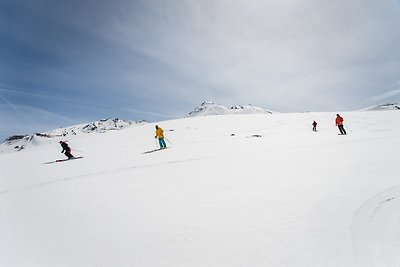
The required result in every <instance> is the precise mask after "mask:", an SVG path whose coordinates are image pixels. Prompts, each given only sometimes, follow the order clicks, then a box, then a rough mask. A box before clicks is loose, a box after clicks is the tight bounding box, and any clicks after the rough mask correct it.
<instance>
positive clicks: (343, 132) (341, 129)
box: [338, 125, 346, 134]
mask: <svg viewBox="0 0 400 267" xmlns="http://www.w3.org/2000/svg"><path fill="white" fill-rule="evenodd" d="M338 127H339V130H340V133H341V134H346V130H345V129H344V128H343V125H339V126H338Z"/></svg>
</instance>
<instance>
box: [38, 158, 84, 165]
mask: <svg viewBox="0 0 400 267" xmlns="http://www.w3.org/2000/svg"><path fill="white" fill-rule="evenodd" d="M82 158H83V157H74V158H70V159H56V160H54V161H49V162H45V163H43V164H51V163H57V162H64V161H69V160H74V159H82Z"/></svg>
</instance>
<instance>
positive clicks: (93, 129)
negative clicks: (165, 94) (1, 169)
mask: <svg viewBox="0 0 400 267" xmlns="http://www.w3.org/2000/svg"><path fill="white" fill-rule="evenodd" d="M145 123H148V122H147V121H137V122H135V121H126V120H121V119H118V118H114V119H105V120H100V121H94V122H91V123H85V124H78V125H74V126H70V127H66V128H60V129H55V130H53V131H50V132H46V133H35V134H33V135H16V136H11V137H9V138H7V139H6V140H5V141H4V142H3V143H2V144H0V153H4V152H14V151H21V150H22V149H26V148H30V147H32V146H38V145H42V144H51V143H53V142H52V141H51V139H54V138H55V139H57V141H59V140H63V139H65V138H68V137H70V136H73V135H80V134H88V133H105V132H108V131H115V130H122V129H126V128H128V127H131V126H133V125H142V124H145Z"/></svg>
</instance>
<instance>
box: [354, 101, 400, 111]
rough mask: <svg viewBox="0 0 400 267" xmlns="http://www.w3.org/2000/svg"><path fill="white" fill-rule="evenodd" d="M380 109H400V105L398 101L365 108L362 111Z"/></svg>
mask: <svg viewBox="0 0 400 267" xmlns="http://www.w3.org/2000/svg"><path fill="white" fill-rule="evenodd" d="M379 110H400V105H398V104H397V103H387V104H380V105H375V106H371V107H368V108H364V109H362V110H361V111H379Z"/></svg>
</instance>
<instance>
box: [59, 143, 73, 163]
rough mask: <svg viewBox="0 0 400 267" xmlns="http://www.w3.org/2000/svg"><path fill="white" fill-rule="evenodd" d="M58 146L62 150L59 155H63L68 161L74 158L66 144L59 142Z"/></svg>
mask: <svg viewBox="0 0 400 267" xmlns="http://www.w3.org/2000/svg"><path fill="white" fill-rule="evenodd" d="M60 145H61V147H62V148H63V150H62V151H61V153H64V155H65V156H67V157H68V159H72V158H74V156H73V155H72V154H71V148H70V147H69V146H68V144H67V143H66V142H65V141H60Z"/></svg>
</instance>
